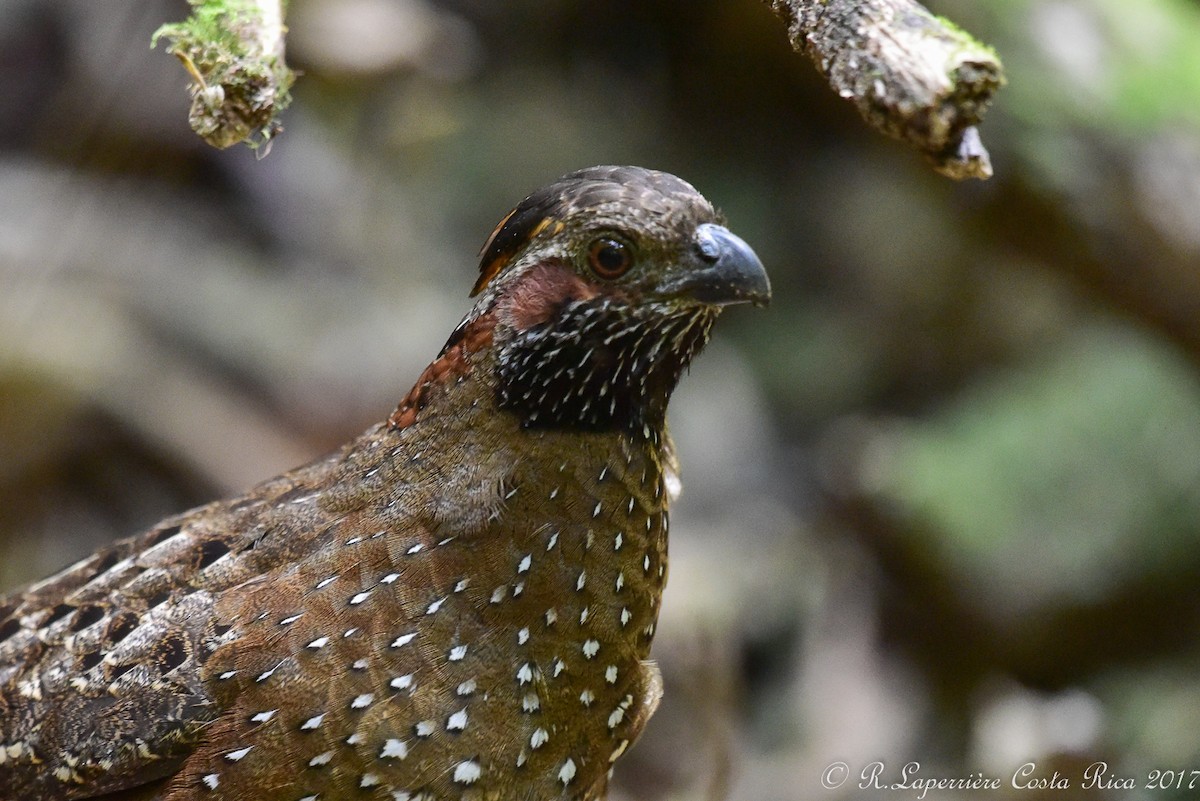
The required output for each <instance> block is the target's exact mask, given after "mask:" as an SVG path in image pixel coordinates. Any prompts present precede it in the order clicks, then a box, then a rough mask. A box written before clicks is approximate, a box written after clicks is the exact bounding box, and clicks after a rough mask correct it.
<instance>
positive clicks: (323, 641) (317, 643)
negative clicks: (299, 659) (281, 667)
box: [304, 637, 329, 651]
mask: <svg viewBox="0 0 1200 801" xmlns="http://www.w3.org/2000/svg"><path fill="white" fill-rule="evenodd" d="M326 645H329V638H328V637H318V638H317V639H315V640H313V641H312V642H310V643H309V644H308V645H306V646H304V647H305V648H312V649H313V650H314V651H315V650H317V649H318V648H324V647H325V646H326Z"/></svg>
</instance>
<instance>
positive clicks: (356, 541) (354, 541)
mask: <svg viewBox="0 0 1200 801" xmlns="http://www.w3.org/2000/svg"><path fill="white" fill-rule="evenodd" d="M362 539H363V538H362V537H351V538H350V539H348V540H346V544H347V545H358V544H359V543H360V542H362Z"/></svg>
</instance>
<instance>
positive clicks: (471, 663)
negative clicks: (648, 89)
mask: <svg viewBox="0 0 1200 801" xmlns="http://www.w3.org/2000/svg"><path fill="white" fill-rule="evenodd" d="M474 294H476V295H477V297H478V299H477V302H476V304H475V306H474V308H473V309H472V310H471V311H470V313H469V314H468V315H467V316H466V318H465V319H464V320H463V322H462V323H461V324H460V325H459V326H458V327H457V328H456V329H455V331H454V333H453V334H452V335H451V337H450V340H449V341H448V342H447V344H446V347H445V348H444V349H443V350H442V352H441V353H440V354H439V356H438V357H437V359H435V360H434V362H433V363H432V364H430V366H429V367H428V368H427V369H426V370H425V371H424V373H423V374H422V375H421V377H420V379H419V380H418V382H417V384H416V386H414V388H413V389H412V391H411V392H409V393H408V395H406V396H405V398H404V399H403V401H402V402H401V403H400V405H399V407H398V408H397V409H396V410H395V412H394V413H393V414H392V415H391V417H390V418H389V420H388V421H387V422H385V423H382V424H380V425H378V426H376V427H373V428H371V429H370V430H368V431H367V432H366V433H364V434H363V435H362V436H360V437H359V438H358V439H356V440H354V441H353V442H351V443H350V444H348V445H346V446H345V447H344V448H342V449H341V450H339V451H338V452H336V453H334V454H332V455H330V456H328V457H326V458H324V459H321V460H318V461H315V462H313V463H311V464H308V465H305V466H304V467H301V468H298V469H296V470H294V471H292V472H289V473H286V474H285V475H282V476H280V477H278V478H275V479H272V480H270V481H267V482H265V483H263V484H261V485H259V486H258V487H256V488H254V489H253V490H251V491H250V492H249V493H247V494H246V495H244V496H242V497H240V498H234V499H232V500H227V501H219V502H217V503H213V504H210V505H208V506H204V507H201V508H199V509H194V510H192V511H190V512H186V513H184V514H182V515H180V516H178V517H174V518H171V519H168V520H164V521H163V522H162V523H160V524H159V525H157V526H155V527H154V528H153V529H151V530H149V531H147V532H145V533H143V534H140V535H138V536H136V537H133V538H131V539H128V540H125V541H122V542H119V543H116V544H115V545H113V546H111V547H109V548H106V549H104V550H102V551H100V552H98V553H96V554H94V555H92V556H90V557H88V558H86V559H84V560H82V561H81V562H79V563H78V564H76V565H73V566H72V567H69V568H67V569H66V570H65V571H63V572H62V573H59V574H58V575H56V576H53V577H51V578H48V579H46V580H45V581H42V582H39V583H37V584H34V585H32V586H30V587H26V588H24V589H23V590H19V591H17V592H16V593H14V594H12V595H10V596H8V597H6V598H0V799H5V801H10V800H11V801H16V800H17V799H20V801H48V799H76V798H103V799H106V801H117V799H121V800H122V801H125V800H130V799H145V800H146V801H149V800H150V799H169V801H185V799H187V800H189V801H190V800H192V799H195V800H197V801H199V800H201V799H211V800H212V801H216V800H217V799H224V800H225V801H250V800H251V799H254V801H318V800H319V801H333V800H334V799H350V798H353V799H359V798H364V799H366V798H370V799H394V800H395V801H417V799H420V800H421V801H442V799H459V798H462V799H478V800H479V801H484V800H485V799H494V800H496V801H526V800H529V801H534V800H537V801H542V800H543V799H581V800H583V799H599V798H603V797H604V795H605V788H606V784H607V777H608V772H609V769H610V767H611V766H612V764H613V762H614V761H615V760H616V759H617V758H618V757H619V756H620V755H621V754H622V753H623V752H624V751H625V750H626V749H627V748H628V747H629V746H630V745H631V744H632V743H633V741H634V740H635V739H636V738H637V736H638V734H639V733H640V732H641V730H642V728H643V726H644V725H645V723H646V720H647V719H648V718H649V716H650V714H651V713H652V712H653V711H654V708H655V706H656V704H657V703H658V699H659V696H660V694H661V687H660V680H659V674H658V671H657V669H656V668H655V667H654V665H653V663H651V662H648V661H646V660H647V657H648V654H649V649H650V642H651V639H652V638H653V635H654V627H655V621H656V619H657V616H658V608H659V601H660V598H661V593H662V588H663V583H664V581H665V578H666V570H667V505H668V501H669V496H670V494H671V492H670V487H671V486H672V485H673V483H674V481H675V479H674V475H673V473H674V469H675V468H674V464H673V460H674V457H673V453H672V447H671V443H670V438H669V436H668V435H667V431H666V424H665V412H666V405H667V401H668V399H669V397H670V394H671V392H672V390H673V389H674V387H675V384H676V382H677V380H678V379H679V377H680V374H681V373H682V371H683V370H684V369H685V368H686V367H687V365H688V363H689V362H690V360H691V358H692V357H693V356H694V355H695V354H696V352H698V351H699V350H700V348H701V347H703V345H704V343H705V341H706V340H707V338H708V333H709V328H710V326H711V324H712V322H713V320H714V319H715V318H716V316H717V313H718V311H719V309H720V307H721V306H722V305H724V304H727V303H733V302H740V301H753V302H765V301H766V300H767V298H768V296H769V288H768V284H767V279H766V274H765V273H764V272H763V269H762V265H761V264H760V263H759V262H758V259H757V258H756V257H755V256H754V254H753V252H752V251H751V250H750V249H749V248H748V247H747V246H746V245H745V243H743V242H742V241H741V240H739V239H737V238H736V237H734V236H733V235H732V234H730V233H729V232H728V231H727V230H726V229H725V228H723V227H722V226H721V225H720V219H719V218H718V215H717V213H716V212H715V211H714V210H713V208H712V206H711V205H709V203H708V202H707V201H706V200H704V198H702V197H701V196H700V195H699V194H698V193H697V192H696V191H695V190H694V189H693V188H692V187H691V186H690V185H688V184H687V183H685V182H683V181H681V180H679V179H678V178H675V177H674V176H671V175H667V174H664V173H660V172H654V171H650V170H644V169H640V168H636V167H595V168H591V169H588V170H582V171H579V172H576V173H572V174H571V175H568V176H565V177H564V178H562V179H560V180H558V181H556V182H555V183H552V184H550V185H549V186H547V187H545V188H543V189H542V190H539V191H538V192H535V193H534V194H533V195H531V196H529V197H528V198H526V200H525V201H523V202H522V203H521V204H520V205H519V206H518V207H517V208H516V209H514V210H513V212H511V213H510V214H509V215H508V216H507V217H506V218H505V219H504V221H503V222H502V224H501V225H500V226H499V227H498V228H497V230H496V231H495V232H494V233H493V235H492V237H491V239H490V240H489V241H488V243H487V245H485V247H484V252H483V254H482V264H481V274H480V279H479V282H478V284H477V285H476V287H475V292H474Z"/></svg>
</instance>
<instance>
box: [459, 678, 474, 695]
mask: <svg viewBox="0 0 1200 801" xmlns="http://www.w3.org/2000/svg"><path fill="white" fill-rule="evenodd" d="M454 692H455V693H457V694H458V695H470V694H471V693H473V692H475V679H467V680H466V681H464V682H463V683H462V684H460V685H458V688H457V689H456V690H455V691H454Z"/></svg>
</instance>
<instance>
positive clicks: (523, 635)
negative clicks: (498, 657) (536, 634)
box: [517, 627, 529, 645]
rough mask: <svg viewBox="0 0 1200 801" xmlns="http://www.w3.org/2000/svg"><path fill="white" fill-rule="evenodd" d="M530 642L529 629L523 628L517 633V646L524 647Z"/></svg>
mask: <svg viewBox="0 0 1200 801" xmlns="http://www.w3.org/2000/svg"><path fill="white" fill-rule="evenodd" d="M527 642H529V628H528V627H526V628H523V629H521V630H520V631H518V632H517V645H524V644H525V643H527Z"/></svg>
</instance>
